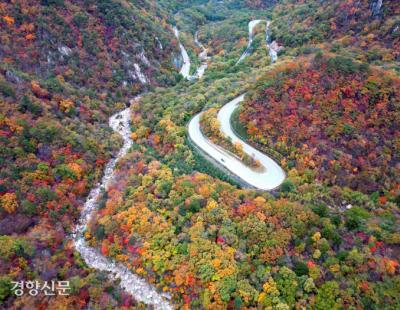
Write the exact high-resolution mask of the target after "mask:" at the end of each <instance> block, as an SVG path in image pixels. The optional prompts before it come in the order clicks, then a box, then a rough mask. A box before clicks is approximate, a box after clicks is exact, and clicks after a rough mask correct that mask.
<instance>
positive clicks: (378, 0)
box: [371, 0, 383, 16]
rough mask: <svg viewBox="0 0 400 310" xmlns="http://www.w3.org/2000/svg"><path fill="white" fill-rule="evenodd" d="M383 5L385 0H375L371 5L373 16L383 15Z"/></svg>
mask: <svg viewBox="0 0 400 310" xmlns="http://www.w3.org/2000/svg"><path fill="white" fill-rule="evenodd" d="M382 5H383V0H374V1H373V2H372V5H371V9H372V15H373V16H376V15H379V14H380V13H381V8H382Z"/></svg>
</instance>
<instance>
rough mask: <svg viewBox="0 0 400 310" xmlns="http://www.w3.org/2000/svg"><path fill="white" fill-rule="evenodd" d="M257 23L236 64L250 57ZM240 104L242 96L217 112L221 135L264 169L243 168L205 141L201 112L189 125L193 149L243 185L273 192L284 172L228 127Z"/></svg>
mask: <svg viewBox="0 0 400 310" xmlns="http://www.w3.org/2000/svg"><path fill="white" fill-rule="evenodd" d="M260 22H262V20H253V21H251V22H249V43H248V45H247V49H246V51H245V52H244V53H243V54H242V56H241V57H240V59H239V60H238V63H239V62H241V61H242V60H243V59H244V58H246V57H247V56H248V55H249V53H250V49H251V44H252V42H253V30H254V27H256V26H257V25H258V24H259V23H260ZM269 25H270V22H269V21H267V26H266V43H267V45H268V47H269V50H270V56H271V61H272V62H275V61H276V60H277V52H276V50H274V49H272V48H271V46H270V45H271V44H269ZM243 100H244V95H241V96H239V97H237V98H235V99H233V100H232V101H230V102H228V103H227V104H225V105H224V106H223V107H222V108H221V109H220V111H219V112H218V120H219V122H220V124H221V131H222V133H223V134H224V135H225V136H226V137H229V138H230V139H231V141H232V142H233V143H240V144H241V145H242V146H243V151H244V152H245V153H246V154H247V155H249V156H251V157H253V158H254V159H255V160H258V161H259V162H260V163H261V165H262V166H263V168H264V169H261V170H259V169H257V170H256V169H253V168H251V167H249V166H246V165H245V164H244V163H243V162H242V161H241V160H240V159H239V158H237V157H236V156H234V155H233V154H231V153H230V152H228V151H226V150H225V149H223V148H222V147H220V146H218V145H216V144H214V143H212V142H211V141H210V140H209V139H208V138H207V137H205V136H204V135H203V133H202V132H201V129H200V118H201V115H202V113H203V112H201V113H199V114H197V115H196V116H195V117H193V118H192V120H191V121H190V122H189V125H188V134H189V137H190V139H191V140H192V141H193V143H194V144H195V145H197V146H198V147H199V148H200V149H201V150H202V151H204V152H205V153H206V154H207V155H209V156H211V157H212V158H213V159H214V160H216V161H217V162H218V163H219V164H220V165H222V166H224V167H225V168H227V169H228V170H229V171H231V172H232V173H233V174H234V175H236V176H238V177H239V178H240V179H241V180H243V181H244V182H245V183H247V184H249V185H250V186H252V187H254V188H256V189H259V190H272V189H274V188H276V187H278V186H279V185H280V184H281V183H282V182H283V181H284V180H285V177H286V176H285V172H284V171H283V169H282V168H281V167H280V166H279V165H278V164H277V163H276V162H275V161H274V160H273V159H272V158H270V157H269V156H267V155H265V154H263V153H261V152H260V151H258V150H257V149H255V148H254V147H252V146H251V145H249V144H247V143H246V142H244V141H242V140H241V139H240V138H239V137H238V136H236V134H235V133H234V131H233V129H232V127H231V122H230V119H231V116H232V114H233V112H234V111H235V109H236V108H237V107H238V106H239V104H240V103H241V102H242V101H243Z"/></svg>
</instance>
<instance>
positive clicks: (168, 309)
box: [72, 26, 285, 310]
mask: <svg viewBox="0 0 400 310" xmlns="http://www.w3.org/2000/svg"><path fill="white" fill-rule="evenodd" d="M253 27H254V26H253ZM249 28H250V26H249ZM174 32H175V35H176V36H177V38H178V39H179V31H178V29H177V28H176V27H175V28H174ZM250 39H252V37H250ZM195 42H196V44H198V45H199V46H200V47H201V49H202V53H201V54H200V58H201V59H202V60H203V64H202V65H201V66H200V67H199V68H198V70H197V73H196V74H195V75H194V76H190V59H189V55H188V54H187V52H186V49H185V47H184V46H183V45H182V44H181V43H180V49H181V54H182V58H183V60H184V62H183V66H182V68H181V71H180V72H181V74H182V75H183V76H184V77H185V78H186V79H189V80H190V79H194V78H201V77H202V76H203V74H204V71H205V69H206V68H207V60H208V57H207V50H206V49H205V48H204V46H202V45H201V43H200V42H199V41H198V39H197V35H196V36H195ZM250 45H251V44H250ZM243 98H244V95H242V96H240V97H238V98H236V99H234V100H232V101H231V102H229V103H228V104H226V105H225V106H224V107H223V108H222V109H221V110H220V111H219V113H218V119H219V120H220V122H221V130H222V132H223V133H224V134H225V135H226V136H228V137H230V138H231V139H232V141H233V142H236V141H238V142H240V143H242V144H243V150H244V151H245V152H246V153H247V154H249V155H250V156H253V157H254V158H255V159H258V160H259V161H260V162H261V164H262V165H263V166H264V167H265V168H266V170H265V171H263V172H256V171H254V170H252V169H251V168H249V167H247V166H245V165H244V164H243V163H242V162H241V161H240V160H238V159H237V158H236V157H235V156H233V155H231V154H230V153H228V152H227V151H226V150H224V149H223V148H222V147H220V146H218V145H215V144H213V143H212V142H211V141H209V140H208V139H207V138H205V137H204V135H203V134H202V132H201V130H200V116H201V113H200V114H197V115H196V116H195V117H194V118H193V119H192V120H191V122H190V123H189V136H190V138H191V139H192V141H193V142H194V143H195V144H196V145H198V146H199V147H200V148H201V149H203V151H205V152H206V153H207V154H209V155H210V156H212V157H213V158H214V159H215V160H217V161H219V162H221V164H223V165H224V166H225V167H226V168H227V169H229V170H230V171H232V172H233V173H234V174H236V175H237V176H238V177H240V178H241V179H243V180H244V181H246V182H247V183H248V184H250V185H252V186H254V187H256V188H258V189H262V190H269V189H272V188H274V187H276V186H278V185H279V184H280V183H281V182H282V181H283V179H284V178H285V174H284V172H283V170H282V169H281V168H280V167H279V166H278V165H277V164H276V163H275V162H274V161H273V160H272V159H271V158H269V157H268V156H266V155H264V154H263V153H261V152H259V151H258V150H256V149H254V148H253V147H251V146H250V145H248V144H246V143H245V142H243V141H241V140H240V139H239V138H238V137H237V136H236V135H235V134H234V132H233V131H232V128H231V127H230V117H231V115H232V113H233V111H234V110H235V108H236V107H237V106H238V104H239V103H240V102H241V101H243ZM130 121H131V114H130V109H129V108H127V109H125V110H123V111H121V112H118V113H116V114H114V115H113V116H111V117H110V120H109V125H110V127H111V128H112V129H113V130H114V131H115V132H117V133H119V134H120V135H121V136H122V138H123V141H124V144H123V146H122V148H121V149H120V150H119V152H118V154H117V156H116V158H113V159H111V160H110V161H109V162H108V163H107V165H106V167H105V171H104V176H103V178H102V179H101V181H100V183H98V184H97V185H96V187H94V188H93V189H92V190H91V191H90V193H89V196H88V197H87V200H86V202H85V204H84V206H83V208H82V210H81V214H80V218H79V220H78V224H77V225H76V227H75V228H74V230H73V233H72V240H73V244H74V247H75V249H76V250H77V251H78V252H79V253H80V255H81V257H82V258H83V260H84V261H85V262H86V264H87V265H88V266H89V267H91V268H94V269H97V270H100V271H105V272H108V277H109V278H110V279H112V280H119V281H120V286H121V287H122V288H123V289H124V290H125V291H126V292H128V293H129V294H131V295H132V297H133V298H134V299H135V300H136V301H139V302H143V303H145V304H146V305H148V306H151V307H153V308H154V309H161V310H172V309H173V305H172V304H171V302H170V301H169V300H170V298H171V297H170V296H169V295H168V294H165V293H160V292H158V290H157V289H156V288H155V287H154V286H152V285H151V284H149V283H148V282H147V281H146V280H145V279H143V278H140V277H139V276H138V275H135V274H134V273H133V272H132V271H130V270H129V269H128V268H127V267H126V266H124V265H123V264H122V263H118V262H115V261H113V260H112V259H110V258H108V257H106V256H104V255H102V254H101V253H100V251H99V250H97V249H95V248H92V247H90V246H89V245H88V244H87V242H86V240H85V238H84V233H85V231H86V230H87V225H88V223H89V221H90V220H91V218H92V217H93V215H94V213H95V212H96V211H97V208H98V200H99V198H100V195H101V193H102V192H103V191H104V190H107V189H108V187H109V186H110V184H111V183H112V182H113V180H114V179H115V166H116V164H117V162H118V161H119V160H120V159H121V158H122V157H123V156H125V155H126V154H127V152H128V150H129V149H130V147H131V146H132V143H133V142H132V140H131V137H130V136H131V131H130Z"/></svg>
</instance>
